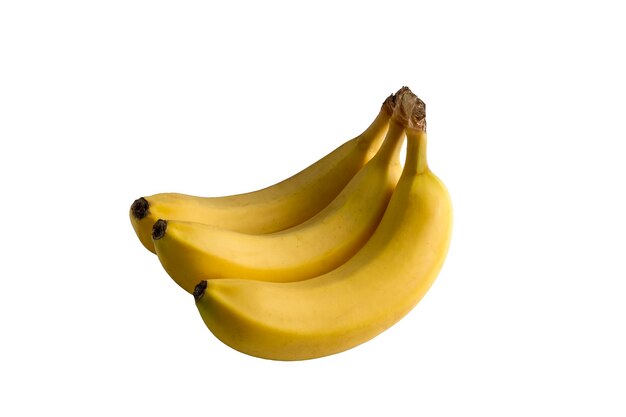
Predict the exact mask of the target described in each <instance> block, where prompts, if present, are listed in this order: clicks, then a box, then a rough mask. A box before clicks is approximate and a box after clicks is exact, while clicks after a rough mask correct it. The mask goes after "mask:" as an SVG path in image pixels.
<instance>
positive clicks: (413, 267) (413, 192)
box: [194, 118, 452, 360]
mask: <svg viewBox="0 0 626 417" xmlns="http://www.w3.org/2000/svg"><path fill="white" fill-rule="evenodd" d="M417 125H418V126H419V127H422V128H424V127H425V120H424V119H423V118H422V120H418V121H417ZM451 231H452V205H451V202H450V198H449V195H448V191H447V190H446V187H445V186H444V184H443V183H442V182H441V181H440V180H439V179H438V178H437V177H436V176H435V175H434V174H433V173H432V172H431V171H430V169H429V168H428V166H427V163H426V133H425V131H424V130H420V129H408V130H407V155H406V161H405V166H404V169H403V172H402V175H401V177H400V179H399V181H398V184H397V187H396V189H395V191H394V194H393V196H392V198H391V200H390V202H389V205H388V208H387V210H386V212H385V214H384V217H383V219H382V220H381V223H380V225H379V226H378V228H377V229H376V231H375V233H374V234H373V236H372V237H371V238H370V240H369V241H368V242H367V243H366V244H365V246H364V247H363V248H362V249H361V250H360V251H359V252H358V253H357V254H356V255H355V256H354V257H352V258H351V259H350V260H348V261H347V262H346V263H344V264H343V265H341V266H340V267H339V268H337V269H335V270H333V271H331V272H328V273H326V274H324V275H321V276H318V277H315V278H311V279H308V280H304V281H298V282H290V283H275V282H263V281H254V280H245V279H215V280H213V279H210V280H208V281H201V282H200V283H199V284H198V285H197V287H196V289H195V291H194V297H195V299H196V306H197V308H198V310H199V312H200V314H201V316H202V319H203V320H204V323H205V324H206V325H207V327H208V328H209V329H210V330H211V332H213V334H214V335H215V336H216V337H217V338H219V339H220V340H221V341H222V342H224V343H225V344H227V345H229V346H231V347H232V348H234V349H236V350H239V351H241V352H244V353H246V354H249V355H252V356H257V357H261V358H267V359H275V360H303V359H311V358H317V357H321V356H326V355H331V354H334V353H338V352H341V351H345V350H347V349H350V348H352V347H354V346H357V345H359V344H361V343H363V342H365V341H367V340H369V339H371V338H373V337H375V336H376V335H378V334H379V333H381V332H383V331H384V330H386V329H387V328H389V327H390V326H392V325H393V324H394V323H396V322H397V321H398V320H400V319H401V318H402V317H403V316H405V315H406V314H407V313H408V312H409V311H410V310H411V309H412V308H413V307H414V306H415V305H416V304H417V303H418V302H419V300H420V299H421V298H422V297H423V296H424V294H425V293H426V292H427V291H428V289H429V288H430V286H431V284H432V283H433V281H434V280H435V278H436V276H437V274H438V272H439V270H440V268H441V267H442V265H443V262H444V259H445V257H446V254H447V250H448V245H449V242H450V237H451Z"/></svg>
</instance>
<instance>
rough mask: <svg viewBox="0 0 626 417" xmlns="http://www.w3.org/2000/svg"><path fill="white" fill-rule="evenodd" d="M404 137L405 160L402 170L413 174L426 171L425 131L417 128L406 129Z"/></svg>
mask: <svg viewBox="0 0 626 417" xmlns="http://www.w3.org/2000/svg"><path fill="white" fill-rule="evenodd" d="M406 137H407V145H406V162H405V164H404V170H405V171H407V172H408V173H411V174H415V175H419V174H423V173H425V172H427V171H428V161H427V160H426V144H427V136H426V132H425V131H423V130H418V129H407V131H406Z"/></svg>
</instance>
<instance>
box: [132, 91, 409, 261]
mask: <svg viewBox="0 0 626 417" xmlns="http://www.w3.org/2000/svg"><path fill="white" fill-rule="evenodd" d="M401 91H404V89H402V90H400V91H399V92H398V93H400V92H401ZM396 95H397V93H396V94H392V95H391V96H390V97H388V98H387V99H386V100H385V102H384V103H383V105H382V108H381V110H380V112H379V114H378V115H377V116H376V119H375V120H374V121H373V122H372V124H371V125H370V126H369V127H368V128H367V129H366V130H365V131H364V132H363V133H362V134H361V135H359V136H357V137H356V138H354V139H351V140H349V141H347V142H346V143H344V144H343V145H341V146H339V147H338V148H337V149H335V150H334V151H332V152H331V153H329V154H328V155H326V156H325V157H323V158H322V159H320V160H318V161H317V162H315V163H313V164H312V165H310V166H309V167H307V168H305V169H304V170H302V171H300V172H299V173H297V174H295V175H293V176H292V177H289V178H287V179H286V180H283V181H282V182H279V183H277V184H275V185H272V186H270V187H267V188H264V189H261V190H258V191H253V192H249V193H244V194H236V195H231V196H223V197H197V196H191V195H186V194H178V193H161V194H155V195H152V196H150V197H141V198H139V199H137V200H135V202H134V203H133V204H132V206H131V208H130V220H131V223H132V225H133V229H135V233H136V234H137V237H139V240H140V241H141V243H142V244H143V245H144V246H145V247H146V249H148V250H149V251H151V252H155V249H154V245H153V243H152V236H151V233H152V226H153V225H154V223H155V222H156V221H157V220H158V219H161V218H162V219H170V220H184V221H192V222H199V223H205V224H210V225H214V226H218V227H221V228H225V229H230V230H235V231H238V232H243V233H254V234H262V233H272V232H276V231H279V230H283V229H286V228H289V227H292V226H295V225H297V224H299V223H302V222H303V221H305V220H307V219H309V218H311V217H312V216H314V215H315V214H316V213H318V212H319V211H320V210H322V209H323V208H324V207H326V205H328V203H330V202H331V201H332V200H333V198H335V197H336V196H337V194H339V193H340V192H341V190H342V189H343V188H344V187H345V185H346V184H347V183H348V182H349V181H350V179H352V177H353V176H354V175H355V174H356V173H357V172H358V171H359V170H360V169H361V168H362V167H363V165H365V163H366V162H367V161H368V160H369V159H371V158H372V156H373V155H374V154H375V153H376V151H377V150H378V148H379V146H380V144H381V142H382V140H383V138H384V136H385V133H386V131H387V129H388V126H389V119H390V116H391V114H392V112H393V107H394V101H395V98H396Z"/></svg>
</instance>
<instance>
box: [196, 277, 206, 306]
mask: <svg viewBox="0 0 626 417" xmlns="http://www.w3.org/2000/svg"><path fill="white" fill-rule="evenodd" d="M206 287H207V282H206V280H203V281H200V282H199V283H198V285H196V288H194V289H193V298H194V299H195V300H196V302H197V301H200V299H201V298H202V296H203V295H204V291H206Z"/></svg>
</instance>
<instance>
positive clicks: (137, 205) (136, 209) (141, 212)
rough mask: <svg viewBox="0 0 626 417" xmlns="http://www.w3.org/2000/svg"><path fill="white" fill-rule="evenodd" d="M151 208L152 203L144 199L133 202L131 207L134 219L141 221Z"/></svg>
mask: <svg viewBox="0 0 626 417" xmlns="http://www.w3.org/2000/svg"><path fill="white" fill-rule="evenodd" d="M149 208H150V203H148V200H146V199H145V198H143V197H140V198H138V199H137V200H135V201H134V202H133V204H132V205H131V206H130V212H131V213H132V214H133V217H134V218H136V219H137V220H141V219H143V218H144V217H146V216H147V215H148V209H149Z"/></svg>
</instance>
